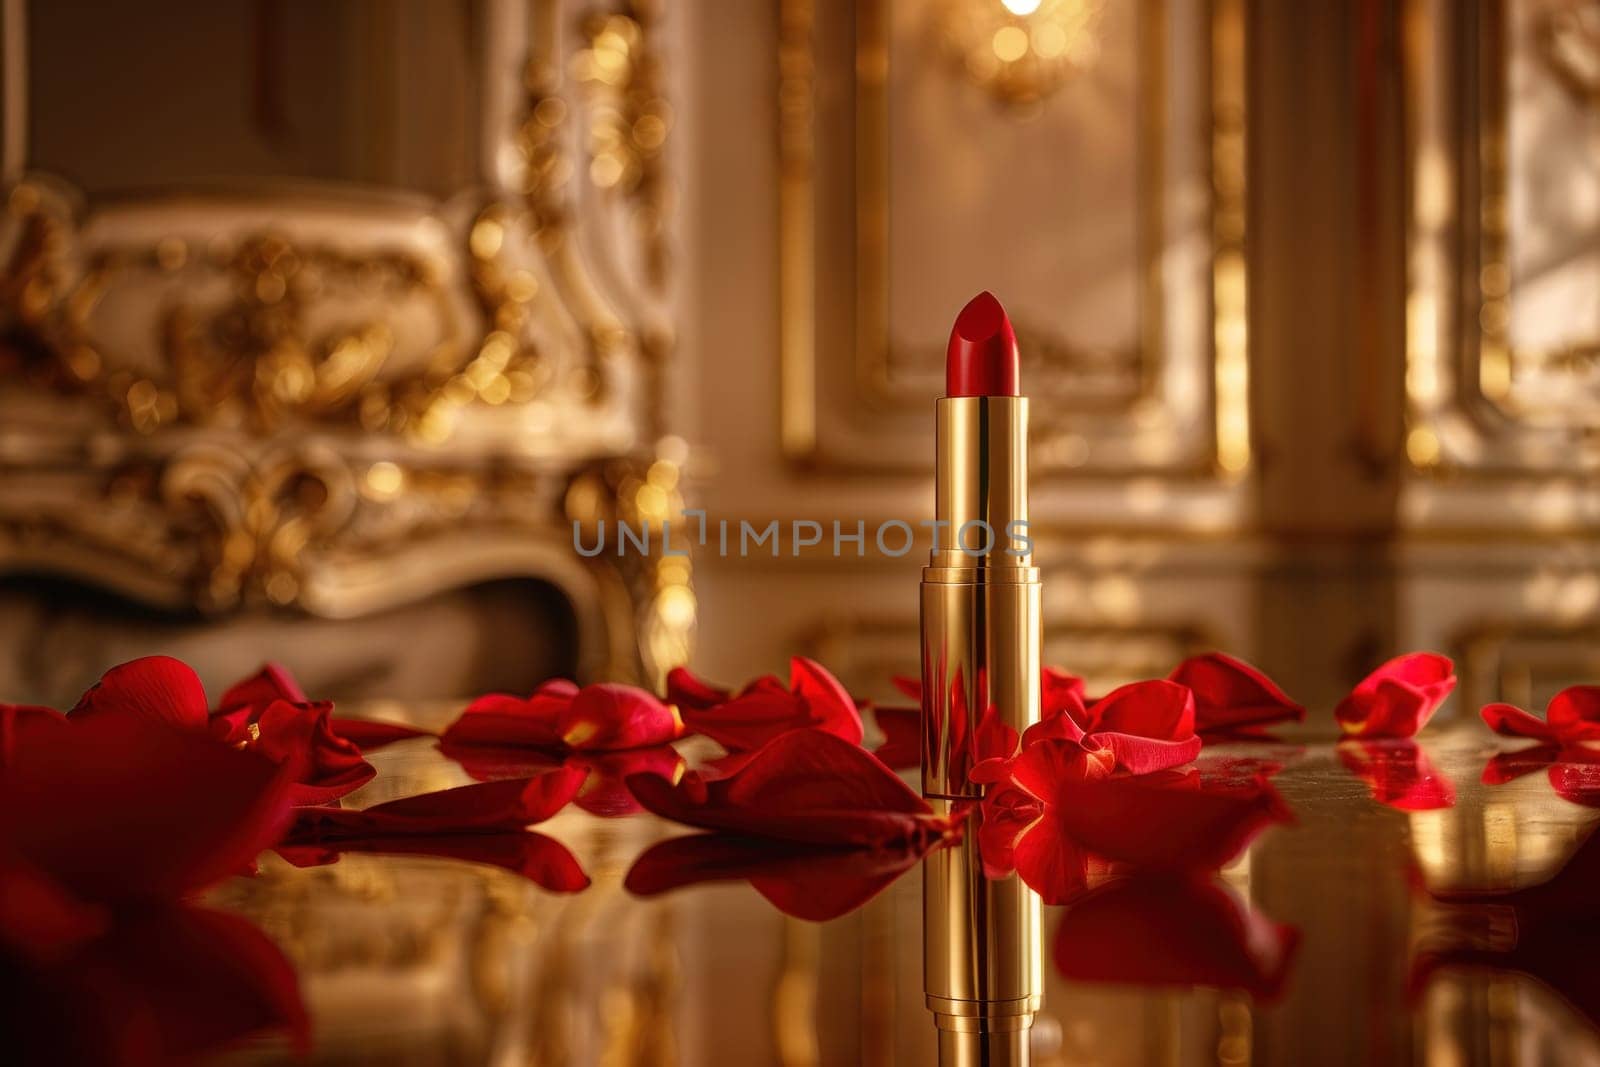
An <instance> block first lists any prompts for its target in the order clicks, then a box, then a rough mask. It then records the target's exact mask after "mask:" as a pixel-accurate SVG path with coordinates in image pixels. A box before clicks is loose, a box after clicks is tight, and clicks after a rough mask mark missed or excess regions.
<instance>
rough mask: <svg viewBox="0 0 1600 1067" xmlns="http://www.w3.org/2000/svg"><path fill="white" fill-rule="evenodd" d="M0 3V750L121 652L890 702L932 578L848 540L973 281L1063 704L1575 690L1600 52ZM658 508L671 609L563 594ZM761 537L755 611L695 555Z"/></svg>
mask: <svg viewBox="0 0 1600 1067" xmlns="http://www.w3.org/2000/svg"><path fill="white" fill-rule="evenodd" d="M0 10H3V12H4V20H3V25H0V29H3V32H4V42H3V47H4V59H5V72H4V79H3V89H4V104H5V120H6V125H5V136H4V153H5V155H4V161H5V162H4V169H5V178H6V181H7V183H8V187H9V193H8V210H7V216H6V219H5V223H4V228H3V234H0V255H3V264H4V278H3V285H0V297H3V314H4V324H5V326H4V331H5V338H4V347H3V351H0V567H3V568H4V569H5V570H6V572H7V573H8V574H9V575H10V577H9V578H8V580H7V582H6V583H5V584H4V586H3V587H0V635H3V637H4V644H5V646H6V648H7V650H8V651H7V654H6V657H5V659H6V661H7V662H8V663H9V666H8V667H5V669H4V672H0V673H3V674H4V677H5V680H6V681H7V692H8V693H10V694H11V695H12V696H14V697H19V698H28V699H51V700H58V701H59V700H62V699H67V700H70V698H71V695H72V693H74V692H75V691H76V690H77V689H79V688H81V686H82V685H83V684H84V683H85V682H87V681H88V680H92V678H93V676H94V675H95V674H96V673H98V670H99V669H101V668H102V667H103V666H105V665H106V664H107V663H109V662H112V661H113V660H115V659H118V658H125V657H126V656H128V655H132V654H136V653H137V652H141V651H149V650H155V649H164V650H168V651H175V652H177V653H179V654H183V655H186V656H188V657H189V658H191V659H195V660H196V661H197V662H199V664H200V666H201V667H202V670H203V673H205V674H206V675H207V680H208V682H217V681H220V680H222V679H223V678H224V677H226V676H228V675H231V674H237V673H240V672H241V671H242V670H244V669H247V668H248V667H249V666H253V664H254V661H255V660H257V659H260V658H263V657H264V656H266V655H272V656H277V657H279V658H282V659H285V660H286V661H287V662H290V663H291V665H293V666H295V667H296V668H297V669H299V670H301V671H302V673H303V674H306V675H308V679H307V680H308V684H309V685H310V686H313V687H317V688H319V689H321V690H322V691H323V692H325V693H326V694H327V695H330V696H350V695H430V696H443V695H456V694H460V693H462V692H466V691H468V690H472V689H479V688H485V687H489V686H504V687H511V688H517V687H526V686H528V685H531V684H532V682H534V681H536V680H537V679H538V678H540V677H543V676H545V675H547V674H549V673H552V672H577V673H579V674H582V675H585V676H601V675H606V676H631V677H636V678H641V679H646V680H648V679H652V678H655V677H658V676H659V675H660V673H661V672H662V671H663V670H665V668H666V667H668V666H671V665H672V664H673V663H676V662H678V661H680V660H682V659H683V658H684V656H685V655H688V654H689V649H690V647H691V639H692V648H693V653H692V657H693V662H694V663H695V664H696V666H697V667H699V668H700V669H702V670H703V671H704V672H706V673H707V674H709V675H711V676H713V677H716V678H719V679H722V680H724V681H727V682H737V681H739V680H742V679H745V678H748V677H751V676H753V675H754V674H756V673H759V672H761V671H765V670H781V669H782V667H783V663H784V661H785V659H786V657H787V656H788V655H789V654H791V653H794V652H807V653H810V654H814V655H818V656H820V657H821V658H823V659H824V661H825V662H827V663H828V664H829V665H830V666H834V667H836V668H837V669H838V670H839V671H840V673H841V674H842V675H843V676H844V677H845V678H846V680H847V681H848V682H849V684H851V685H852V687H854V688H855V689H856V690H857V691H859V692H863V693H867V694H872V695H883V694H885V693H886V685H887V679H888V677H889V675H890V674H892V673H895V672H902V671H910V670H913V669H914V667H915V662H916V646H915V641H914V639H913V637H912V635H913V634H914V632H915V625H916V594H915V584H916V581H917V572H918V567H919V566H920V560H919V556H920V554H921V552H922V551H923V550H925V549H926V547H927V545H926V541H925V540H924V541H922V542H920V543H919V544H918V546H917V548H916V549H915V550H914V551H913V552H911V553H910V554H908V555H905V556H903V557H901V558H890V557H887V556H885V555H883V554H881V553H879V552H877V551H876V550H875V546H874V544H873V537H872V533H873V531H874V530H876V528H877V527H878V526H879V525H880V524H881V523H882V522H883V521H885V520H887V519H901V520H904V521H908V522H913V523H914V522H916V521H917V520H919V519H924V518H929V517H931V509H932V493H931V488H930V474H931V460H932V451H931V442H932V418H931V414H932V405H931V398H932V397H933V396H934V395H936V394H937V392H938V391H939V388H940V386H939V369H940V366H941V359H942V346H943V341H944V338H945V335H946V331H947V330H948V327H949V324H950V321H951V319H952V318H953V316H954V314H955V312H956V311H957V310H958V309H959V308H960V306H961V305H962V304H963V303H964V302H965V301H966V300H967V299H968V298H969V297H970V296H972V295H973V294H974V293H976V292H977V291H979V290H981V289H985V288H988V289H992V290H993V291H994V292H995V293H996V294H997V295H998V296H999V297H1000V298H1001V300H1002V301H1003V302H1004V303H1005V304H1006V306H1007V308H1008V310H1009V311H1010V313H1011V315H1012V317H1013V319H1014V320H1015V321H1016V323H1017V325H1018V330H1019V336H1020V339H1021V343H1022V345H1023V349H1024V358H1025V364H1026V365H1025V370H1024V373H1025V381H1026V386H1027V390H1028V392H1029V393H1030V394H1031V395H1032V397H1033V410H1034V422H1035V427H1034V433H1035V439H1034V442H1033V453H1032V455H1033V463H1034V472H1035V483H1034V509H1035V520H1036V526H1035V535H1036V539H1037V551H1038V559H1039V562H1040V564H1041V565H1042V566H1043V567H1044V568H1045V571H1046V579H1047V586H1046V613H1047V626H1048V633H1047V635H1046V644H1047V652H1048V658H1049V659H1050V660H1051V661H1052V662H1056V663H1060V664H1062V665H1064V666H1067V667H1069V668H1071V669H1073V670H1075V671H1077V672H1079V673H1083V674H1086V675H1088V676H1089V677H1090V679H1091V688H1102V687H1104V686H1106V685H1109V684H1112V683H1113V682H1116V681H1119V680H1124V679H1126V678H1129V677H1132V676H1136V675H1148V674H1152V673H1164V672H1165V671H1166V670H1167V669H1168V668H1169V667H1170V666H1171V664H1172V663H1173V662H1175V661H1176V660H1177V659H1178V658H1180V657H1181V656H1182V655H1183V654H1185V653H1186V652H1188V651H1192V650H1197V649H1200V648H1206V647H1219V648H1223V649H1225V650H1227V651H1230V652H1233V653H1235V654H1238V655H1242V656H1244V657H1246V658H1249V659H1251V660H1253V661H1255V662H1257V663H1258V664H1259V665H1261V666H1263V667H1264V668H1266V669H1267V670H1268V671H1269V672H1270V673H1271V674H1273V675H1274V676H1275V677H1276V678H1278V679H1279V680H1280V681H1281V682H1282V683H1283V684H1284V685H1285V687H1286V688H1287V689H1288V690H1289V691H1290V692H1291V693H1292V694H1294V695H1295V696H1297V697H1298V698H1300V699H1302V700H1303V701H1305V702H1306V703H1307V704H1309V705H1311V706H1312V707H1313V708H1325V707H1327V706H1329V705H1331V703H1332V702H1333V701H1334V700H1335V699H1337V697H1338V696H1339V695H1340V694H1341V693H1342V692H1343V691H1344V690H1345V688H1346V687H1348V685H1349V684H1350V683H1351V682H1353V681H1354V680H1355V679H1357V678H1358V677H1360V676H1361V675H1362V674H1363V673H1365V672H1366V671H1367V670H1368V669H1370V668H1371V667H1372V666H1373V665H1375V664H1376V662H1378V661H1379V660H1380V659H1382V658H1384V657H1385V656H1386V655H1388V654H1391V653H1393V652H1396V651H1399V650H1402V649H1405V648H1411V647H1430V648H1437V649H1440V650H1443V651H1446V652H1449V653H1451V654H1452V655H1455V656H1456V657H1457V659H1458V666H1459V667H1460V669H1461V671H1462V674H1463V679H1464V683H1463V686H1462V689H1461V693H1460V696H1459V697H1457V698H1456V703H1455V707H1456V708H1462V707H1476V706H1477V705H1478V703H1479V702H1481V701H1484V700H1489V699H1494V698H1499V697H1503V698H1506V699H1511V700H1515V701H1518V702H1521V703H1527V702H1532V703H1535V704H1538V703H1542V701H1543V698H1544V697H1545V696H1546V695H1548V693H1549V692H1553V691H1554V690H1555V689H1556V688H1559V687H1560V686H1562V685H1565V684H1567V683H1568V682H1570V681H1575V680H1578V679H1579V678H1592V677H1593V676H1595V675H1596V673H1597V668H1600V663H1597V660H1600V652H1596V648H1597V647H1600V643H1597V642H1596V640H1595V638H1596V636H1597V635H1600V573H1597V569H1596V564H1597V555H1600V552H1597V545H1596V542H1595V531H1596V529H1597V528H1600V492H1597V483H1596V472H1597V470H1600V433H1597V431H1600V368H1597V365H1596V364H1597V360H1600V356H1597V352H1600V297H1597V294H1600V111H1597V107H1600V103H1597V102H1600V5H1597V4H1595V3H1594V2H1593V0H1469V2H1463V3H1447V2H1445V0H1352V2H1350V3H1340V4H1311V5H1303V4H1287V3H1278V2H1272V0H1102V2H1094V0H1040V2H1038V3H1034V2H1033V0H1015V2H1011V0H1007V2H1005V3H1002V2H1001V0H919V2H910V0H906V2H902V0H858V2H856V3H843V2H840V3H831V2H815V0H810V2H808V0H761V2H733V0H725V2H724V0H712V2H705V3H693V4H689V3H682V4H678V3H669V2H664V0H635V2H632V3H628V2H622V0H618V2H616V3H569V2H565V0H560V2H558V0H527V2H523V0H463V2H461V3H421V2H417V3H409V2H401V3H378V2H363V0H345V2H341V3H338V4H309V3H297V2H293V0H253V2H246V0H239V2H237V3H224V4H203V3H186V2H185V3H173V4H163V5H159V6H153V7H152V6H148V5H133V4H114V5H109V6H101V5H95V6H93V7H89V6H84V5H76V4H70V3H69V4H39V3H27V2H25V0H8V2H7V3H6V4H5V5H4V6H3V8H0ZM685 505H687V506H689V507H696V508H703V509H704V511H705V517H706V521H707V523H708V525H709V528H710V531H711V538H710V542H711V543H710V545H709V546H707V547H705V548H697V550H696V551H695V553H694V555H693V558H692V560H683V559H678V558H675V557H672V556H667V555H664V554H662V552H661V551H660V546H659V541H658V542H657V543H656V545H655V546H654V547H653V549H652V552H651V553H650V554H648V555H640V554H637V553H631V554H629V555H625V556H623V557H618V556H616V555H615V554H614V553H609V552H608V553H604V554H602V555H601V556H598V557H594V558H588V557H584V556H582V555H581V554H580V553H578V552H576V551H575V550H574V549H573V543H572V531H571V522H572V521H574V520H576V521H578V522H579V523H580V524H582V525H583V529H584V530H586V531H595V530H596V529H597V526H598V523H599V522H600V521H601V520H602V519H611V520H614V519H616V518H618V517H622V518H625V519H630V520H644V521H649V522H659V521H660V520H661V519H662V518H671V519H675V518H677V517H678V515H679V513H680V509H681V508H682V507H683V506H685ZM772 520H778V521H779V522H780V524H782V526H783V528H784V540H783V546H782V550H781V551H782V554H781V555H780V556H779V557H778V558H773V557H772V556H770V555H767V554H765V553H766V549H760V550H758V551H757V553H756V554H753V555H752V556H750V557H749V558H727V557H722V556H720V555H719V554H718V553H717V551H716V550H715V548H716V530H717V524H719V523H720V522H723V521H726V522H728V523H729V524H730V525H731V527H732V529H733V530H734V539H735V542H736V541H737V531H738V524H739V523H740V522H748V523H751V524H752V525H753V526H754V527H755V528H757V529H762V528H764V527H765V526H766V525H767V524H768V523H769V522H771V521H772ZM794 520H812V521H815V522H818V523H821V524H823V526H824V528H825V529H827V528H828V527H830V526H831V523H832V522H833V521H834V520H838V521H839V522H840V523H841V525H842V526H843V528H844V532H846V533H850V532H854V529H855V526H856V523H857V522H858V521H859V522H861V523H863V524H864V526H865V529H866V531H867V539H866V546H865V555H863V556H861V557H857V556H856V555H855V554H854V553H855V547H854V545H853V544H847V545H845V554H844V556H843V557H842V558H835V557H834V556H833V554H832V552H831V544H828V543H827V541H831V537H830V538H827V539H825V544H824V545H823V546H822V547H821V548H820V549H806V550H803V551H801V552H800V554H799V555H798V556H796V555H794V554H792V550H791V541H792V539H791V537H790V536H789V534H790V531H791V530H792V527H791V526H790V525H789V524H790V523H792V522H793V521H794ZM691 524H692V523H691ZM613 532H614V527H613ZM683 532H685V531H684V530H683V529H682V527H681V526H679V528H677V529H675V531H674V533H675V535H677V536H681V535H682V533H683ZM828 532H829V533H830V534H831V530H828ZM589 543H591V544H592V543H593V542H592V541H590V542H589ZM736 554H737V552H736V550H735V555H736ZM245 661H248V662H245ZM7 672H8V673H7Z"/></svg>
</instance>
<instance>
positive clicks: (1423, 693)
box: [1333, 652, 1456, 737]
mask: <svg viewBox="0 0 1600 1067" xmlns="http://www.w3.org/2000/svg"><path fill="white" fill-rule="evenodd" d="M1455 687H1456V678H1455V665H1454V664H1453V663H1451V661H1450V659H1449V657H1447V656H1441V655H1438V654H1437V653H1433V652H1413V653H1410V654H1408V655H1404V656H1396V657H1395V658H1394V659H1392V660H1390V661H1389V662H1387V663H1385V664H1384V665H1383V666H1381V667H1379V668H1378V669H1377V670H1375V671H1373V672H1372V673H1371V674H1369V675H1367V677H1366V678H1364V679H1362V681H1361V682H1360V684H1358V685H1357V686H1356V687H1355V689H1354V690H1352V691H1351V693H1350V695H1349V696H1347V697H1345V698H1344V700H1342V701H1340V702H1339V706H1338V707H1337V708H1335V709H1334V712H1333V716H1334V719H1335V720H1337V721H1338V723H1339V728H1340V729H1341V730H1343V731H1344V733H1345V734H1346V735H1347V736H1361V737H1412V736H1415V734H1416V733H1417V731H1419V730H1421V729H1422V727H1423V726H1425V725H1427V722H1428V720H1429V719H1430V718H1432V717H1433V713H1434V712H1435V711H1437V710H1438V709H1439V705H1441V704H1443V703H1444V701H1445V698H1446V697H1448V696H1449V695H1450V691H1451V690H1453V689H1454V688H1455Z"/></svg>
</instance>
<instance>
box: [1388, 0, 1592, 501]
mask: <svg viewBox="0 0 1600 1067" xmlns="http://www.w3.org/2000/svg"><path fill="white" fill-rule="evenodd" d="M1595 7H1596V5H1595V4H1594V3H1593V2H1592V0H1471V2H1468V3H1460V4H1455V3H1444V2H1439V0H1409V2H1408V3H1407V4H1406V5H1405V7H1404V9H1403V16H1402V17H1403V20H1404V21H1403V33H1404V47H1405V72H1406V76H1405V81H1406V88H1407V100H1406V114H1405V121H1406V134H1407V145H1408V173H1409V175H1410V179H1409V180H1410V190H1409V200H1410V204H1409V227H1408V275H1409V281H1408V285H1409V291H1408V302H1407V369H1406V395H1407V399H1408V408H1409V412H1408V414H1409V420H1408V431H1407V453H1408V458H1409V460H1410V462H1411V465H1412V466H1413V467H1415V468H1418V469H1421V470H1424V471H1429V472H1434V473H1438V474H1450V473H1456V472H1459V473H1462V474H1472V475H1485V476H1500V477H1516V476H1522V475H1541V476H1542V475H1559V474H1580V473H1589V474H1592V473H1593V472H1594V471H1596V470H1597V469H1600V415H1597V412H1600V304H1597V302H1596V296H1595V294H1596V293H1597V292H1600V207H1597V204H1600V154H1597V152H1596V151H1595V141H1594V137H1595V133H1594V130H1595V118H1596V111H1595V106H1596V105H1595V96H1594V94H1593V92H1592V91H1591V88H1590V87H1588V86H1587V85H1586V83H1584V82H1583V80H1582V75H1581V73H1580V72H1581V71H1582V70H1584V69H1588V70H1592V69H1593V63H1594V61H1595V60H1596V58H1597V57H1600V44H1597V43H1596V40H1595V38H1594V37H1593V35H1592V33H1591V34H1588V35H1585V34H1584V33H1583V31H1582V27H1583V26H1584V25H1592V23H1593V19H1594V18H1595V10H1594V9H1595ZM1586 18H1587V21H1585V19H1586ZM1585 63H1587V64H1589V66H1588V67H1587V68H1586V67H1585V66H1584V64H1585ZM1545 510H1551V509H1549V508H1547V509H1545ZM1554 510H1556V511H1560V510H1562V509H1560V508H1555V509H1554ZM1571 518H1574V519H1575V518H1576V516H1572V517H1571ZM1528 519H1531V520H1532V521H1533V522H1534V523H1535V524H1540V520H1546V521H1545V522H1544V524H1549V522H1551V521H1554V517H1552V516H1545V515H1541V514H1534V515H1532V516H1525V519H1524V521H1527V520H1528Z"/></svg>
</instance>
